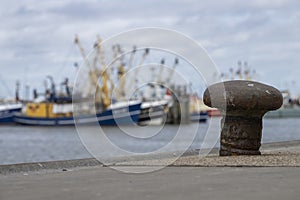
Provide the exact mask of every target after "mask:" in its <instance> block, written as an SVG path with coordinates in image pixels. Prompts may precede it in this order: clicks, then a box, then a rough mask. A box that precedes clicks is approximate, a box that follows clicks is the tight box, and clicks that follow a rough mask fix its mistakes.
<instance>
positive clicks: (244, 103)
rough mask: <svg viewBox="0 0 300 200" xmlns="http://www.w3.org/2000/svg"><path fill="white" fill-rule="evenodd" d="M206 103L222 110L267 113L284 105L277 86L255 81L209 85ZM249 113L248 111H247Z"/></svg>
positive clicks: (205, 95)
mask: <svg viewBox="0 0 300 200" xmlns="http://www.w3.org/2000/svg"><path fill="white" fill-rule="evenodd" d="M203 101H204V103H205V105H207V106H209V107H215V108H218V109H220V110H221V111H227V112H228V111H229V112H230V111H237V112H238V111H248V113H260V114H262V115H263V114H265V113H266V112H267V111H271V110H277V109H279V108H280V107H281V106H282V103H283V97H282V94H281V92H280V91H279V90H277V89H276V88H274V87H272V86H269V85H265V84H262V83H258V82H253V81H244V80H236V81H227V82H222V83H217V84H214V85H211V86H209V87H208V88H207V89H206V91H205V92H204V95H203ZM246 114H247V113H246Z"/></svg>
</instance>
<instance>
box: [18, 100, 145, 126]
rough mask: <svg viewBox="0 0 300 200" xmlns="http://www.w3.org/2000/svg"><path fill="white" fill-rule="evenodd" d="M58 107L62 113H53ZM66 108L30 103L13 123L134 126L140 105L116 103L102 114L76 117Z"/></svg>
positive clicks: (57, 105) (52, 104) (66, 106)
mask: <svg viewBox="0 0 300 200" xmlns="http://www.w3.org/2000/svg"><path fill="white" fill-rule="evenodd" d="M59 106H60V107H61V108H63V107H64V106H65V112H64V113H62V112H55V109H57V107H59ZM68 107H69V108H70V105H59V104H55V103H45V102H44V103H38V104H36V103H30V104H28V105H27V106H26V111H25V113H19V114H15V117H14V121H15V122H16V123H19V124H23V125H34V126H66V125H75V122H76V124H93V123H95V122H98V123H99V124H100V125H111V126H113V125H124V124H126V125H128V124H136V123H137V122H138V117H139V114H140V107H141V103H140V102H129V105H127V103H126V104H125V103H123V104H121V103H116V104H114V105H112V106H110V107H109V108H108V109H106V110H104V111H102V112H97V113H96V114H83V115H80V116H76V117H74V116H73V115H72V112H71V111H70V110H68ZM71 108H72V107H71ZM63 109H64V108H63ZM96 120H97V121H96Z"/></svg>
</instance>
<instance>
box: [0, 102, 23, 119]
mask: <svg viewBox="0 0 300 200" xmlns="http://www.w3.org/2000/svg"><path fill="white" fill-rule="evenodd" d="M21 110H22V104H18V103H16V104H4V105H0V124H2V123H5V124H6V123H13V122H14V115H15V113H19V112H21Z"/></svg>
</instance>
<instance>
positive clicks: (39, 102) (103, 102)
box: [14, 36, 141, 126]
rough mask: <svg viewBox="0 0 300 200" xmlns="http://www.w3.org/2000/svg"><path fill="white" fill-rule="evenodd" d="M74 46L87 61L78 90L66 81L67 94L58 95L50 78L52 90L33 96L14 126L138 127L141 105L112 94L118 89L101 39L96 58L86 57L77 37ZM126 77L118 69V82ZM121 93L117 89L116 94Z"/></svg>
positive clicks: (80, 74) (97, 45) (96, 46)
mask: <svg viewBox="0 0 300 200" xmlns="http://www.w3.org/2000/svg"><path fill="white" fill-rule="evenodd" d="M75 44H77V46H78V47H79V50H80V52H81V54H82V57H83V59H84V64H83V66H82V67H81V70H82V71H81V73H79V75H78V76H77V80H80V81H79V82H76V83H75V85H76V90H73V88H72V87H70V86H69V84H68V79H66V80H65V81H64V82H63V83H62V84H61V86H63V87H61V88H65V89H64V91H60V92H57V90H56V84H55V83H54V79H53V77H51V76H48V77H47V80H50V82H51V87H50V88H46V89H45V93H44V94H43V95H42V96H40V95H38V94H37V92H34V95H33V96H34V101H33V102H30V103H27V104H26V106H25V108H24V109H23V112H22V113H19V114H16V115H15V117H14V120H15V122H16V123H19V124H23V125H38V126H61V125H74V124H75V123H76V124H94V123H95V122H98V123H99V124H100V125H112V126H113V125H119V124H122V125H124V124H126V125H132V124H137V123H138V119H139V114H140V112H141V101H137V100H124V99H123V100H121V98H119V99H115V98H113V95H112V91H113V90H114V89H116V88H115V86H114V81H113V79H112V77H111V75H112V74H110V72H109V71H108V70H106V69H107V67H106V64H105V60H104V54H103V52H102V50H101V46H100V44H101V39H100V37H98V40H97V43H96V44H95V46H94V48H95V49H94V50H95V51H94V55H93V56H94V57H91V56H90V57H87V56H86V53H85V52H84V49H83V47H82V45H81V43H80V41H79V39H78V36H76V37H75ZM89 58H90V59H92V61H93V62H92V61H91V60H89ZM99 58H100V59H99ZM99 64H100V66H99ZM124 73H125V71H124V69H123V66H119V67H118V78H120V77H122V76H123V74H124ZM123 85H124V84H122V86H123ZM121 89H122V90H125V89H124V88H121ZM121 89H119V88H117V91H121ZM120 93H123V91H122V92H120ZM118 97H119V96H118Z"/></svg>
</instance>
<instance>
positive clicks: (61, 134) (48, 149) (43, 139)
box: [0, 118, 300, 165]
mask: <svg viewBox="0 0 300 200" xmlns="http://www.w3.org/2000/svg"><path fill="white" fill-rule="evenodd" d="M196 125H198V124H189V125H185V126H184V127H183V129H184V132H185V134H192V133H191V131H192V130H195V129H194V127H195V126H196ZM208 126H209V123H206V124H200V125H199V127H198V129H197V134H196V137H195V139H194V140H193V142H192V144H191V145H190V147H189V148H190V149H199V148H201V143H202V141H203V138H204V136H205V134H206V133H207V129H208ZM134 128H135V127H132V129H134ZM155 129H157V127H155V126H149V127H147V128H146V129H144V130H147V131H149V133H150V132H151V131H155ZM177 129H178V127H177V126H172V125H167V126H164V128H163V129H162V131H161V132H160V133H159V134H158V135H157V136H154V137H152V138H151V140H136V139H132V137H128V135H126V134H120V133H121V132H120V129H119V128H118V127H105V128H104V131H105V133H106V134H107V136H108V137H109V138H110V139H111V140H112V141H114V142H116V143H117V145H118V146H120V147H121V148H122V149H126V150H129V151H133V152H150V151H152V150H155V149H158V148H161V147H163V146H164V145H166V144H167V143H168V142H169V141H170V139H172V138H173V137H174V133H176V131H177ZM144 134H145V133H144ZM146 135H147V133H146ZM292 140H300V119H298V118H297V119H264V129H263V143H270V142H280V141H292ZM182 142H185V141H182ZM177 146H178V147H179V148H180V146H181V144H178V145H177ZM217 146H218V143H217ZM176 150H178V149H176V148H174V149H170V152H172V151H176ZM91 157H92V156H91V155H90V154H89V152H88V151H87V150H86V148H85V147H84V145H83V144H82V142H81V140H80V137H79V135H78V133H77V131H76V128H75V127H30V126H20V125H14V126H12V125H1V126H0V164H1V165H3V164H15V163H28V162H44V161H57V160H70V159H82V158H91Z"/></svg>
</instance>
